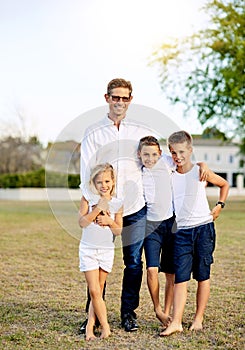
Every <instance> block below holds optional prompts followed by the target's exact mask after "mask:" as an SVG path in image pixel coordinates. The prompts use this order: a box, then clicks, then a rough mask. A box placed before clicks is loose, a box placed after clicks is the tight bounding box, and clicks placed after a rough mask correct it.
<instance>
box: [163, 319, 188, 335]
mask: <svg viewBox="0 0 245 350" xmlns="http://www.w3.org/2000/svg"><path fill="white" fill-rule="evenodd" d="M176 332H183V327H182V325H181V324H178V323H174V322H172V323H171V324H170V325H169V326H168V327H167V328H166V329H165V330H164V331H163V332H161V333H160V337H166V336H168V335H171V334H173V333H176Z"/></svg>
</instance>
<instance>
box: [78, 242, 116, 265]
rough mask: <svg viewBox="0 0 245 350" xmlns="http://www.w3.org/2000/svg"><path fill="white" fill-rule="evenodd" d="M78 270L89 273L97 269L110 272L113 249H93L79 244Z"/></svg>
mask: <svg viewBox="0 0 245 350" xmlns="http://www.w3.org/2000/svg"><path fill="white" fill-rule="evenodd" d="M79 260H80V264H79V269H80V271H82V272H84V271H91V270H97V269H99V268H101V269H103V270H104V271H106V272H111V270H112V266H113V260H114V249H103V248H102V249H94V248H90V247H88V246H84V245H82V244H80V246H79Z"/></svg>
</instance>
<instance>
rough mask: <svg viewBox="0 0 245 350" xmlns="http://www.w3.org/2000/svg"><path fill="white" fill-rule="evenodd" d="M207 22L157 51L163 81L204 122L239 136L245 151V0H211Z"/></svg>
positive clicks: (174, 97) (171, 95) (166, 89)
mask: <svg viewBox="0 0 245 350" xmlns="http://www.w3.org/2000/svg"><path fill="white" fill-rule="evenodd" d="M203 10H204V11H205V12H206V13H207V15H208V18H209V23H208V25H207V28H205V29H202V30H200V31H198V32H196V33H194V34H193V35H191V36H188V37H186V38H184V39H181V40H178V39H170V40H169V42H165V43H163V45H162V46H161V47H160V48H159V49H158V50H157V51H156V52H155V53H153V57H152V62H151V63H152V64H157V65H159V68H160V83H161V87H162V89H163V91H164V94H165V96H166V97H167V98H168V99H169V100H170V101H171V102H172V103H174V104H175V103H183V104H184V105H185V107H186V108H185V114H186V113H187V112H189V111H190V109H194V110H196V111H197V117H198V119H199V121H200V122H201V124H203V125H205V126H209V127H212V126H217V127H218V128H219V129H220V130H222V131H223V132H225V133H226V135H227V136H229V137H234V136H238V137H239V139H240V141H241V152H242V153H245V136H244V127H245V105H244V96H245V6H244V1H242V0H223V1H219V0H211V1H210V0H209V1H207V2H206V4H205V6H204V8H203Z"/></svg>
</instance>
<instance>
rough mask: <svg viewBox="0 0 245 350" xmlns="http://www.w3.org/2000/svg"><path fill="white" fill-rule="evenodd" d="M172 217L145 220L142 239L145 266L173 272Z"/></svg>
mask: <svg viewBox="0 0 245 350" xmlns="http://www.w3.org/2000/svg"><path fill="white" fill-rule="evenodd" d="M173 223H174V217H171V218H169V219H167V220H163V221H147V222H146V237H145V241H144V250H145V259H146V267H147V268H148V267H158V268H159V270H160V271H162V272H166V273H174V260H173V257H174V256H173V248H174V236H175V235H174V234H173V233H172V226H173Z"/></svg>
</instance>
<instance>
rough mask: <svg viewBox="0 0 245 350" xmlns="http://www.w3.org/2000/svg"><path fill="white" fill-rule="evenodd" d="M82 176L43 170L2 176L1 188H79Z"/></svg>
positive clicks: (0, 180) (0, 176)
mask: <svg viewBox="0 0 245 350" xmlns="http://www.w3.org/2000/svg"><path fill="white" fill-rule="evenodd" d="M79 184H80V176H79V175H74V174H68V175H67V174H61V173H55V172H49V173H47V174H46V178H45V169H43V168H41V169H39V170H36V171H30V172H27V173H23V174H1V175H0V188H20V187H41V188H43V187H46V186H47V187H65V188H67V187H68V188H78V187H79Z"/></svg>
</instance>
